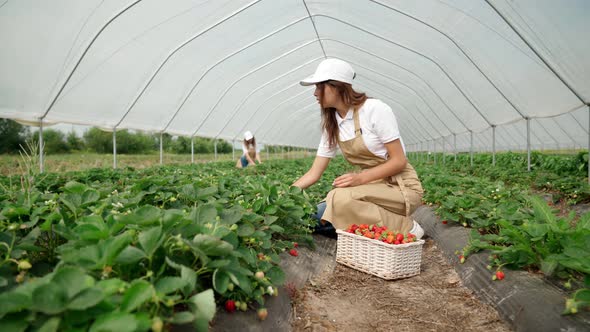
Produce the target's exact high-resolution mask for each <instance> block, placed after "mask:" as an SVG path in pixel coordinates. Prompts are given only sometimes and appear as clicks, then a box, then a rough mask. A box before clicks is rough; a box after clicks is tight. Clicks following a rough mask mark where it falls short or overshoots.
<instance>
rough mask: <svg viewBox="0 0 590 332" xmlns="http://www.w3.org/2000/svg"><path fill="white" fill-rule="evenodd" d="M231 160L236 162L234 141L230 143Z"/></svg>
mask: <svg viewBox="0 0 590 332" xmlns="http://www.w3.org/2000/svg"><path fill="white" fill-rule="evenodd" d="M231 160H236V140H235V139H234V140H232V141H231Z"/></svg>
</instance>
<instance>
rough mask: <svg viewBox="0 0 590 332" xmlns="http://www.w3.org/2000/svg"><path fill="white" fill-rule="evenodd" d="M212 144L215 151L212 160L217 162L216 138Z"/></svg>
mask: <svg viewBox="0 0 590 332" xmlns="http://www.w3.org/2000/svg"><path fill="white" fill-rule="evenodd" d="M213 142H214V143H213V149H214V150H215V157H214V158H213V159H214V160H215V161H217V138H216V139H214V140H213Z"/></svg>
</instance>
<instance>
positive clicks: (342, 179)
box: [332, 173, 364, 188]
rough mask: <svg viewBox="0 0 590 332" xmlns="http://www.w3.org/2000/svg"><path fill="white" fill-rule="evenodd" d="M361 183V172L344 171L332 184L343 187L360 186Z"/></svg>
mask: <svg viewBox="0 0 590 332" xmlns="http://www.w3.org/2000/svg"><path fill="white" fill-rule="evenodd" d="M363 183H364V182H363V178H362V175H361V173H346V174H343V175H340V176H339V177H337V178H336V180H334V182H333V183H332V185H333V186H334V187H336V188H345V187H356V186H360V185H361V184H363Z"/></svg>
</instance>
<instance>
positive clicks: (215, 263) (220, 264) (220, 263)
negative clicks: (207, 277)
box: [207, 259, 232, 269]
mask: <svg viewBox="0 0 590 332" xmlns="http://www.w3.org/2000/svg"><path fill="white" fill-rule="evenodd" d="M231 262H232V261H231V260H229V259H216V260H212V261H210V262H209V263H207V267H208V268H211V269H216V268H219V267H224V266H227V265H229V264H230V263H231Z"/></svg>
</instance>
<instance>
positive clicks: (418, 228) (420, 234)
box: [410, 220, 424, 240]
mask: <svg viewBox="0 0 590 332" xmlns="http://www.w3.org/2000/svg"><path fill="white" fill-rule="evenodd" d="M410 233H412V234H414V235H416V239H417V240H420V239H421V238H422V237H423V236H424V229H422V226H420V224H418V223H417V222H416V220H414V227H412V229H411V230H410Z"/></svg>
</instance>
